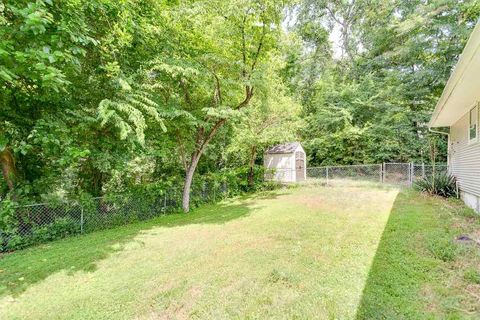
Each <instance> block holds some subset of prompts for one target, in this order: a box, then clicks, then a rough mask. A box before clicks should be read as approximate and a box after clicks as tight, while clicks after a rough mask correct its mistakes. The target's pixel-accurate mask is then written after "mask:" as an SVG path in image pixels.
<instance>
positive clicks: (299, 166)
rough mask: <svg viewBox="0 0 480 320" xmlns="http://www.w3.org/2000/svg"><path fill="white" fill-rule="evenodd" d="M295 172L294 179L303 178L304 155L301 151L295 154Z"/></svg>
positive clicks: (300, 179) (299, 179)
mask: <svg viewBox="0 0 480 320" xmlns="http://www.w3.org/2000/svg"><path fill="white" fill-rule="evenodd" d="M295 174H296V181H303V180H305V156H304V154H303V153H302V152H297V153H296V154H295Z"/></svg>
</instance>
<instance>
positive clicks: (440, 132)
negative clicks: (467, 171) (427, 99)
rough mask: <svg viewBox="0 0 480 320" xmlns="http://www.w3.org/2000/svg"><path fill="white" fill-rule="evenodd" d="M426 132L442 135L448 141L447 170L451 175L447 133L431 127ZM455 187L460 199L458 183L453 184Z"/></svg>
mask: <svg viewBox="0 0 480 320" xmlns="http://www.w3.org/2000/svg"><path fill="white" fill-rule="evenodd" d="M428 131H429V132H432V133H438V134H443V135H446V136H447V139H448V140H447V170H448V173H449V174H451V172H450V167H451V166H450V133H449V132H444V131H438V130H434V129H432V128H431V127H428ZM455 187H456V189H457V197H460V193H459V186H458V181H456V182H455Z"/></svg>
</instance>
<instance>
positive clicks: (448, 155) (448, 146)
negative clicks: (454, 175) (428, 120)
mask: <svg viewBox="0 0 480 320" xmlns="http://www.w3.org/2000/svg"><path fill="white" fill-rule="evenodd" d="M428 131H429V132H432V133H438V134H443V135H446V136H447V139H448V140H447V165H448V170H449V171H450V133H449V132H444V131H438V130H435V129H432V128H431V127H428Z"/></svg>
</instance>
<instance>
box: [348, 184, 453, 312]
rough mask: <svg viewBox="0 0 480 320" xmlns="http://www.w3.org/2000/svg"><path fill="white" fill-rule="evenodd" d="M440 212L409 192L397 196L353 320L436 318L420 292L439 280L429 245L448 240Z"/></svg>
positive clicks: (435, 206) (429, 202) (430, 200)
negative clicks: (429, 243) (442, 239)
mask: <svg viewBox="0 0 480 320" xmlns="http://www.w3.org/2000/svg"><path fill="white" fill-rule="evenodd" d="M439 207H440V206H439V205H438V203H436V202H435V201H434V200H433V199H429V198H427V197H422V196H420V195H419V194H417V193H416V192H414V191H412V190H403V191H402V192H400V193H399V195H398V196H397V198H396V200H395V202H394V205H393V208H392V211H391V213H390V216H389V219H388V222H387V224H386V226H385V229H384V231H383V234H382V237H381V240H380V243H379V246H378V248H377V252H376V254H375V258H374V260H373V263H372V266H371V268H370V271H369V275H368V279H367V281H366V284H365V287H364V290H363V294H362V299H361V302H360V304H359V307H358V309H357V316H356V318H357V319H426V318H429V319H430V318H435V316H434V313H431V312H434V311H433V310H429V308H428V306H427V305H426V302H425V301H426V299H425V297H424V295H425V293H424V290H425V288H426V286H427V285H428V284H430V283H434V282H435V281H437V280H438V279H436V277H437V278H438V274H436V271H438V268H439V265H440V264H441V263H442V261H441V260H439V259H437V258H435V257H434V256H432V255H431V254H430V253H429V251H428V250H429V249H428V242H429V240H431V239H433V238H432V237H436V238H435V241H437V240H438V237H441V238H444V239H451V238H450V235H449V234H448V229H449V228H447V227H446V225H445V223H446V222H445V220H446V219H443V218H444V217H443V216H441V215H440V214H439V211H440V208H439ZM422 292H423V293H422Z"/></svg>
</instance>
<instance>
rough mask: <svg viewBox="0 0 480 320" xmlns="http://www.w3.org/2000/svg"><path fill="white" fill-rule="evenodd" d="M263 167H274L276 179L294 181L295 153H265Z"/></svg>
mask: <svg viewBox="0 0 480 320" xmlns="http://www.w3.org/2000/svg"><path fill="white" fill-rule="evenodd" d="M265 167H266V168H267V169H275V176H274V177H273V179H274V180H276V181H282V182H295V154H294V153H289V154H266V155H265Z"/></svg>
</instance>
